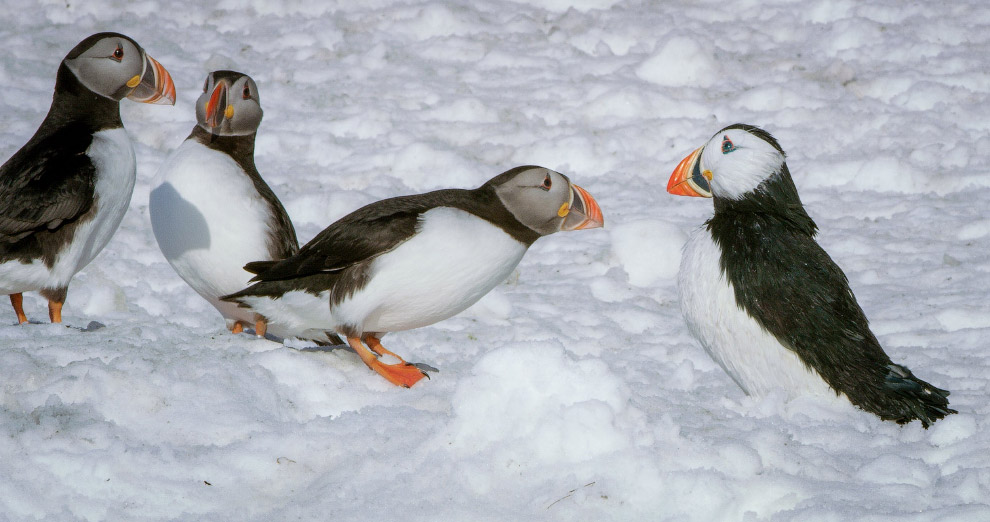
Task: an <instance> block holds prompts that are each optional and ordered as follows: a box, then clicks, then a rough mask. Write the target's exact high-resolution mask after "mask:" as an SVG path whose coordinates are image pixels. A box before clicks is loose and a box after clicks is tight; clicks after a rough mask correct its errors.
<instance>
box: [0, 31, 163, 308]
mask: <svg viewBox="0 0 990 522" xmlns="http://www.w3.org/2000/svg"><path fill="white" fill-rule="evenodd" d="M124 98H129V99H131V100H134V101H139V102H144V103H159V104H173V103H175V87H174V85H173V84H172V78H171V77H170V76H169V74H168V71H166V70H165V68H164V67H162V66H161V64H159V63H158V62H157V61H155V60H153V59H152V58H151V57H150V56H148V55H147V53H145V52H144V49H142V48H141V46H139V45H138V44H137V42H135V41H134V40H132V39H130V38H128V37H126V36H124V35H122V34H117V33H99V34H94V35H92V36H90V37H89V38H86V39H85V40H83V41H82V42H79V44H78V45H76V46H75V48H73V49H72V50H71V51H69V54H67V55H66V56H65V59H63V60H62V64H61V65H60V66H59V68H58V74H57V76H56V79H55V94H54V95H53V97H52V106H51V109H49V111H48V116H46V117H45V119H44V121H42V123H41V126H40V127H39V128H38V130H37V131H36V132H35V134H34V136H33V137H32V138H31V139H30V140H29V141H28V142H27V144H25V145H24V146H23V147H21V149H20V150H18V151H17V152H16V153H15V154H14V155H13V156H11V158H10V159H9V160H7V162H6V163H4V165H3V166H2V167H0V294H8V295H10V302H11V304H12V305H13V307H14V312H15V313H16V314H17V321H18V322H20V323H24V322H26V321H27V316H26V315H25V314H24V309H23V306H22V296H21V293H22V292H28V291H35V290H38V291H40V292H41V295H42V296H43V297H45V298H46V299H48V316H49V319H50V320H51V321H52V322H53V323H59V322H61V321H62V304H63V303H64V302H65V297H66V293H67V292H68V287H69V281H70V280H71V279H72V276H74V275H75V274H76V272H78V271H79V270H81V269H82V268H83V267H85V266H86V265H87V264H89V262H90V261H92V260H93V258H94V257H96V255H97V254H99V253H100V251H101V250H103V247H105V246H106V245H107V242H109V241H110V238H111V237H112V236H113V234H114V232H115V231H116V230H117V226H118V225H119V224H120V220H121V219H122V218H123V217H124V213H125V212H126V211H127V207H128V205H129V203H130V200H131V193H132V191H133V189H134V181H135V167H136V162H135V158H134V149H133V148H132V147H131V141H130V139H129V138H128V137H127V132H126V131H125V130H124V125H123V123H122V122H121V119H120V100H122V99H124Z"/></svg>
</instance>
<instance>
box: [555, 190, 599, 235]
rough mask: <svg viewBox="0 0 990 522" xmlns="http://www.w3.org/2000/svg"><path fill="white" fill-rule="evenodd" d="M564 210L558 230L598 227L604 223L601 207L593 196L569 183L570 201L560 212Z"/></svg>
mask: <svg viewBox="0 0 990 522" xmlns="http://www.w3.org/2000/svg"><path fill="white" fill-rule="evenodd" d="M565 210H566V214H563V215H565V216H566V217H565V218H564V222H563V223H561V224H560V230H583V229H586V228H598V227H601V226H604V225H605V217H604V216H602V209H601V207H599V206H598V202H597V201H595V198H593V197H591V194H588V191H587V190H584V189H583V188H581V187H579V186H577V185H575V184H573V183H572V184H571V203H570V205H569V206H568V207H567V208H566V209H564V208H561V212H564V211H565Z"/></svg>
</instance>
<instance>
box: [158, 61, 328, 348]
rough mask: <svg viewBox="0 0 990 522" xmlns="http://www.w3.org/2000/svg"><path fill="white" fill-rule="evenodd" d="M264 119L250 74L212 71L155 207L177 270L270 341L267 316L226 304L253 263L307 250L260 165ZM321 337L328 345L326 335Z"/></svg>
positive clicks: (233, 322)
mask: <svg viewBox="0 0 990 522" xmlns="http://www.w3.org/2000/svg"><path fill="white" fill-rule="evenodd" d="M262 114H263V111H262V110H261V100H260V97H259V93H258V86H257V85H255V82H254V80H252V79H251V77H250V76H248V75H246V74H242V73H239V72H234V71H214V72H212V73H210V74H209V75H208V76H207V78H206V83H205V85H204V86H203V94H202V95H200V97H199V100H197V101H196V125H195V126H194V127H193V130H192V133H190V134H189V137H187V138H186V140H185V141H184V142H182V145H180V146H179V148H177V149H176V150H175V151H173V152H172V154H171V155H169V157H168V158H167V159H166V160H165V162H164V163H163V164H162V166H161V168H159V170H158V175H157V180H156V182H155V188H154V189H153V190H152V191H151V197H150V205H149V209H150V213H151V225H152V229H153V230H154V233H155V239H156V240H157V241H158V246H159V248H161V251H162V253H163V254H164V255H165V258H166V259H167V260H168V262H169V264H170V265H172V268H173V269H175V271H176V273H178V274H179V276H180V277H181V278H182V279H183V280H185V282H186V283H188V284H189V286H191V287H192V288H193V290H195V291H196V292H197V293H199V295H201V296H202V297H203V298H204V299H206V300H207V301H208V302H209V303H210V304H211V305H213V306H214V307H215V308H216V309H217V311H219V312H220V314H221V315H223V317H224V319H225V321H226V323H227V328H229V329H230V330H231V331H232V332H234V333H239V332H241V331H243V329H244V327H245V326H250V327H254V329H255V333H256V334H257V335H259V336H262V337H263V336H264V335H265V332H266V331H267V322H266V320H265V318H264V317H263V316H261V315H259V314H257V313H255V312H254V311H252V310H251V309H249V308H245V307H240V306H238V305H237V304H235V303H231V302H227V301H222V300H220V296H223V295H227V294H230V293H233V292H236V291H238V290H240V289H242V288H244V287H245V286H247V285H248V281H249V280H250V279H251V277H252V276H253V274H251V273H249V272H247V271H245V270H244V269H243V266H244V265H245V264H247V263H249V262H251V261H277V260H281V259H285V258H287V257H289V256H291V255H293V254H295V253H296V252H298V251H299V243H298V241H297V239H296V231H295V229H294V228H293V226H292V222H291V221H290V220H289V215H288V214H287V213H286V211H285V208H284V207H283V206H282V203H281V202H279V200H278V197H277V196H275V193H274V192H273V191H272V189H271V188H270V187H269V186H268V184H266V183H265V180H264V179H262V178H261V174H259V173H258V169H257V168H256V167H255V163H254V142H255V138H256V137H257V135H258V126H259V125H260V124H261V118H262ZM273 333H277V334H279V335H282V336H285V335H291V334H292V332H282V331H278V332H273ZM317 340H320V341H328V339H326V336H325V335H322V334H321V336H320V338H318V339H317ZM337 341H338V342H340V341H339V339H337Z"/></svg>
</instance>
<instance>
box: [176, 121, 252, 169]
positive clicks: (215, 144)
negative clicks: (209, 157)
mask: <svg viewBox="0 0 990 522" xmlns="http://www.w3.org/2000/svg"><path fill="white" fill-rule="evenodd" d="M257 136H258V133H257V132H252V133H251V134H242V135H239V136H223V135H220V134H213V133H212V132H210V131H208V130H206V129H204V128H203V127H200V126H199V125H196V126H195V127H193V130H192V132H191V133H189V138H187V139H190V138H191V139H194V140H196V141H198V142H199V143H201V144H203V146H205V147H208V148H210V149H213V150H216V151H220V152H223V153H224V154H227V155H229V156H230V157H231V158H233V159H234V161H236V162H237V164H238V165H240V166H241V168H242V169H244V170H245V171H246V172H248V173H252V172H253V173H257V172H258V169H257V168H256V167H255V166H254V140H255V138H256V137H257Z"/></svg>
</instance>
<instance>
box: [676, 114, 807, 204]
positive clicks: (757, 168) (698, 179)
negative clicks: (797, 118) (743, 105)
mask: <svg viewBox="0 0 990 522" xmlns="http://www.w3.org/2000/svg"><path fill="white" fill-rule="evenodd" d="M784 157H785V154H784V150H783V149H781V148H780V144H778V143H777V140H776V139H774V137H773V136H771V135H770V133H768V132H766V131H765V130H763V129H760V128H758V127H754V126H752V125H746V124H742V123H737V124H735V125H730V126H728V127H726V128H724V129H722V130H720V131H718V132H716V133H715V135H714V136H712V138H711V139H710V140H708V143H706V144H705V146H703V147H701V148H699V149H698V150H695V151H694V152H692V153H691V154H690V155H688V157H686V158H684V159H683V160H681V162H680V164H679V165H677V168H676V169H674V173H673V174H672V175H671V176H670V181H668V182H667V192H670V193H671V194H675V195H678V196H700V197H706V198H710V197H715V198H716V199H719V198H720V199H725V200H740V199H743V198H744V197H746V196H747V195H749V194H753V193H756V192H759V191H761V190H763V188H765V187H764V185H765V184H766V183H768V182H771V181H772V180H773V179H774V178H775V177H778V176H784V175H786V176H787V178H788V180H789V178H790V174H787V168H786V165H785V163H784Z"/></svg>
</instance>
